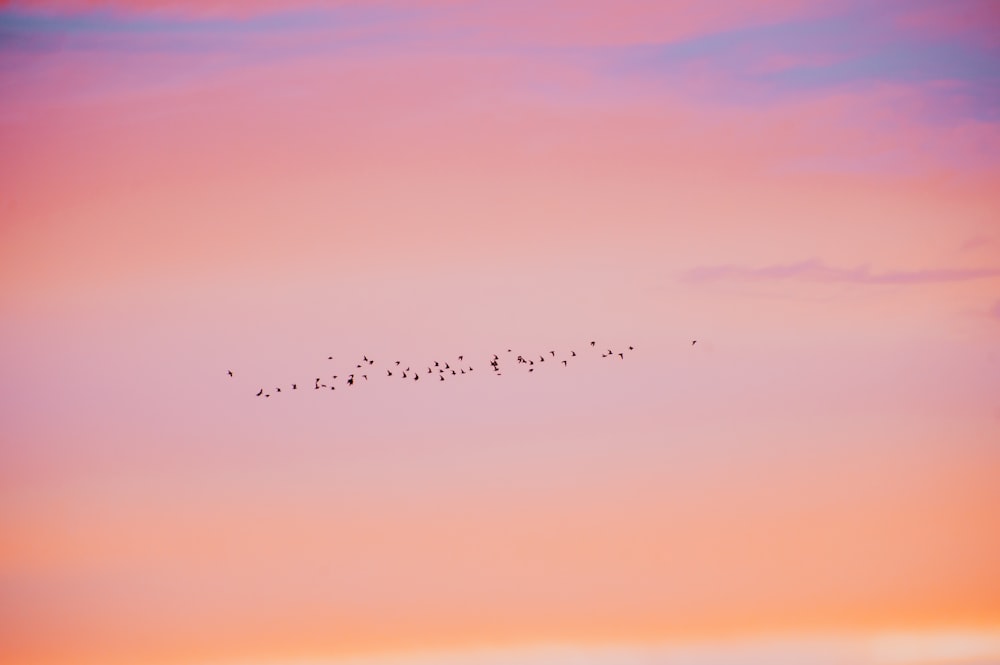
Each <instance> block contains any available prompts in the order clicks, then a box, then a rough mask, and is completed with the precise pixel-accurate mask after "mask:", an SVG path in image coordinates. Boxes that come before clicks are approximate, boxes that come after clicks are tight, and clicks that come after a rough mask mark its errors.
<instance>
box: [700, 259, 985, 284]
mask: <svg viewBox="0 0 1000 665" xmlns="http://www.w3.org/2000/svg"><path fill="white" fill-rule="evenodd" d="M992 277H1000V268H928V269H924V270H890V271H886V272H873V271H872V270H871V269H870V268H869V267H868V266H859V267H856V268H841V267H838V266H831V265H827V264H826V263H824V262H823V261H820V260H818V259H811V260H808V261H799V262H797V263H784V264H776V265H770V266H762V267H759V268H753V267H749V266H740V265H734V264H725V265H716V266H699V267H696V268H692V269H690V270H688V271H686V272H685V273H684V274H683V280H684V281H687V282H718V281H777V280H799V281H805V282H827V283H829V282H838V283H849V284H940V283H946V282H966V281H970V280H975V279H989V278H992Z"/></svg>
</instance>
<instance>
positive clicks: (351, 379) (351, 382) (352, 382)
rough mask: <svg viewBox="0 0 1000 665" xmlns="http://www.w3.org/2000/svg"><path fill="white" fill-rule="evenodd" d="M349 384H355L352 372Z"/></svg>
mask: <svg viewBox="0 0 1000 665" xmlns="http://www.w3.org/2000/svg"><path fill="white" fill-rule="evenodd" d="M347 385H349V386H353V385H354V375H353V374H351V376H350V378H348V379H347Z"/></svg>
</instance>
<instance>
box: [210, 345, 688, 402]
mask: <svg viewBox="0 0 1000 665" xmlns="http://www.w3.org/2000/svg"><path fill="white" fill-rule="evenodd" d="M697 343H698V340H696V339H695V340H691V346H694V345H695V344H697ZM586 348H590V349H592V353H594V352H596V351H597V342H596V340H591V342H590V344H589V345H588V347H586ZM633 351H635V347H634V346H631V345H630V346H628V348H627V349H624V350H621V351H615V350H614V349H607V350H606V351H601V357H602V358H615V357H617V358H618V359H619V360H624V359H625V354H626V353H632V352H633ZM513 353H514V351H513V349H507V353H506V354H505V355H501V354H497V353H494V354H492V356H491V357H490V359H489V367H490V369H489V370H488V371H490V372H492V373H493V374H494V375H495V376H503V370H502V369H501V367H500V365H501V362H509V361H508V360H507V359H508V358H513V359H514V366H515V368H518V367H519V368H520V369H522V370H526V371H527V372H528V373H533V372H534V371H535V369H537V368H539V367H541V366H542V365H543V364H544V363H545V362H549V363H550V364H554V365H557V366H558V365H560V364H561V365H562V366H563V367H568V366H569V363H571V362H575V359H576V358H579V357H580V356H578V355H577V353H576V351H570V352H569V354H568V355H565V354H564V355H563V356H557V355H556V352H555V351H553V350H550V351H549V352H548V354H549V355H548V358H546V355H545V354H544V353H542V354H539V355H538V359H537V360H536V359H535V356H534V355H531V356H524V355H517V356H514V355H513ZM456 359H457V362H456V361H455V360H451V361H441V360H435V361H433V365H427V366H426V371H422V370H421V369H414V366H413V365H406V364H404V363H403V362H402V361H400V360H396V361H393V362H392V363H390V364H389V365H388V366H386V367H385V374H384V375H382V374H381V368H380V369H379V374H378V375H376V374H375V371H376V370H375V369H374V368H375V361H374V360H373V359H370V358H369V357H368V356H362V357H361V360H359V361H356V362H355V366H354V369H355V370H356V371H354V372H352V373H350V374H347V373H344V374H332V375H330V378H329V379H325V378H324V377H322V376H317V377H316V378H315V379H313V385H312V389H313V390H326V389H329V390H336V389H337V386H336V385H335V384H334V382H335V381H338V380H339V381H341V382H342V385H343V386H346V387H353V386H355V385H357V384H360V383H363V382H367V381H368V380H369V377H368V372H372V378H374V377H375V376H379V377H381V378H383V379H402V380H406V381H420V378H421V377H424V380H425V381H430V380H434V379H435V378H436V379H437V381H439V382H440V381H447V380H449V379H453V378H458V377H460V376H462V375H465V374H471V373H473V372H474V371H475V367H473V366H472V364H471V363H467V362H466V361H465V356H462V355H459V356H456ZM501 359H503V360H501ZM327 360H333V356H329V357H327ZM226 374H228V375H229V377H230V378H233V371H232V370H228V371H227V372H226ZM326 381H329V383H326ZM285 388H286V389H288V390H299V384H298V383H291V384H288V385H286V386H285ZM280 392H281V387H280V386H275V388H274V394H277V393H280ZM271 394H272V393H270V392H266V389H265V388H261V389H260V390H258V391H257V393H256V396H257V397H270V396H271Z"/></svg>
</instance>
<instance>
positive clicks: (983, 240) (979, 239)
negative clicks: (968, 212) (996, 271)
mask: <svg viewBox="0 0 1000 665" xmlns="http://www.w3.org/2000/svg"><path fill="white" fill-rule="evenodd" d="M992 244H993V238H990V237H989V236H973V237H972V238H969V239H968V240H966V241H965V242H964V243H962V246H961V247H960V248H959V249H961V250H962V251H969V250H973V249H981V248H983V247H989V246H991V245H992Z"/></svg>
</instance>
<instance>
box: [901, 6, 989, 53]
mask: <svg viewBox="0 0 1000 665" xmlns="http://www.w3.org/2000/svg"><path fill="white" fill-rule="evenodd" d="M896 25H897V26H898V27H899V28H901V29H903V30H907V31H909V32H911V33H913V34H916V35H919V36H922V37H925V38H929V39H942V38H955V37H962V38H965V39H971V40H975V41H977V42H979V43H980V44H981V45H983V46H988V47H997V46H1000V38H998V35H1000V4H997V3H996V2H994V1H993V0H964V1H958V2H946V3H938V4H931V5H924V6H921V7H919V8H915V9H912V10H911V11H905V12H903V13H902V14H900V16H899V17H898V18H897V19H896Z"/></svg>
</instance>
